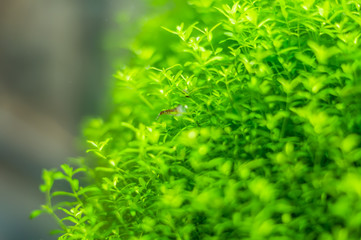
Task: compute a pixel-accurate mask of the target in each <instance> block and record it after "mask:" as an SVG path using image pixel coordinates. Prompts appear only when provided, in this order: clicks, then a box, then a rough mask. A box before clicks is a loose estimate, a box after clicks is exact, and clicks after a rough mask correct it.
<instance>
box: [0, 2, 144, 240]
mask: <svg viewBox="0 0 361 240" xmlns="http://www.w3.org/2000/svg"><path fill="white" fill-rule="evenodd" d="M145 11H146V9H145V7H144V6H143V4H142V3H141V1H140V0H137V1H135V0H101V1H100V0H78V1H73V0H61V1H59V0H32V1H28V0H1V1H0V240H25V239H26V240H28V239H44V240H48V239H57V237H56V236H50V235H49V234H48V233H49V231H50V230H52V229H55V228H57V226H56V224H55V223H54V221H53V219H51V217H49V216H46V215H41V216H39V217H38V218H36V219H34V220H29V214H30V212H31V211H32V210H34V209H38V208H40V205H41V204H43V203H44V201H45V199H44V196H43V194H42V193H41V192H40V191H39V185H40V184H41V182H42V179H41V172H42V169H43V168H47V169H49V168H58V167H59V165H60V164H62V163H65V162H66V161H67V159H68V158H69V157H77V156H81V155H84V153H83V152H82V151H81V147H79V145H80V144H79V142H80V141H79V137H80V136H81V123H82V122H83V121H84V119H86V118H87V117H92V116H97V117H98V116H100V117H102V116H106V114H107V111H109V109H110V104H111V101H110V100H111V99H110V95H109V92H110V86H111V83H112V74H113V73H114V71H115V70H116V69H117V68H119V67H120V65H121V63H124V62H126V60H127V58H128V57H129V56H130V52H129V51H128V50H127V49H126V46H127V44H128V42H127V41H129V40H130V39H131V38H132V37H133V36H134V35H136V33H137V26H138V25H137V24H136V22H137V19H139V17H140V16H142V14H144V12H145Z"/></svg>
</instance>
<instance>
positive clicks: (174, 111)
mask: <svg viewBox="0 0 361 240" xmlns="http://www.w3.org/2000/svg"><path fill="white" fill-rule="evenodd" d="M187 108H188V106H187V105H185V106H183V105H181V104H179V105H178V106H177V107H176V108H172V109H167V110H164V111H161V112H160V113H159V114H158V116H157V119H158V118H159V117H160V116H161V115H163V114H167V115H172V114H174V115H175V116H180V115H182V114H183V113H185V112H186V109H187Z"/></svg>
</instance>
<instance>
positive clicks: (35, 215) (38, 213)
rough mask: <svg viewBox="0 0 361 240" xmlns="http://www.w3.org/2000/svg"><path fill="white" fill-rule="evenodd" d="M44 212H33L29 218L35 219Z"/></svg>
mask: <svg viewBox="0 0 361 240" xmlns="http://www.w3.org/2000/svg"><path fill="white" fill-rule="evenodd" d="M43 212H44V210H34V211H32V212H31V214H30V216H29V218H30V219H34V218H36V217H37V216H39V215H40V214H42V213H43Z"/></svg>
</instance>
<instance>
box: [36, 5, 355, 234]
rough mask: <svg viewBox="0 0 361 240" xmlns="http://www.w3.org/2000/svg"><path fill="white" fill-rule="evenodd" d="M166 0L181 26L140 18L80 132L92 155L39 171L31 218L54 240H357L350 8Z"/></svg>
mask: <svg viewBox="0 0 361 240" xmlns="http://www.w3.org/2000/svg"><path fill="white" fill-rule="evenodd" d="M172 2H174V4H175V5H176V6H178V5H177V4H180V5H181V6H182V7H181V8H175V9H174V10H172V9H170V10H168V12H167V13H166V16H167V17H169V16H172V14H174V19H179V18H181V16H180V13H181V12H184V13H187V14H186V21H185V23H180V24H179V25H178V26H167V23H166V22H165V21H164V19H163V18H162V17H161V15H160V16H157V17H155V18H153V19H151V20H149V21H148V23H147V24H146V25H147V26H148V27H149V28H148V29H147V30H145V31H144V32H143V33H141V34H140V35H139V36H138V38H137V40H136V41H135V45H134V46H136V47H137V48H139V49H141V50H139V51H138V50H137V51H135V52H134V55H135V57H134V59H133V60H132V61H131V62H130V63H129V65H128V66H126V67H124V68H123V69H121V70H119V71H118V72H117V73H116V74H115V75H114V77H115V78H116V79H117V82H116V85H115V87H114V94H113V99H114V103H115V104H116V108H115V109H114V112H113V113H112V114H111V115H110V116H109V118H108V119H106V120H102V119H92V120H91V121H89V122H88V124H87V126H86V128H85V129H84V135H85V136H86V137H87V138H88V139H89V141H88V143H89V145H90V149H89V150H88V152H90V154H93V155H92V156H93V157H91V156H89V157H88V159H86V160H85V161H83V162H82V163H81V164H80V168H78V169H76V170H74V169H73V168H71V167H69V166H68V165H62V169H63V172H59V171H44V174H43V178H44V182H45V183H44V185H42V187H41V190H42V191H43V192H44V193H45V194H46V196H47V203H46V205H44V206H43V209H42V210H37V211H35V212H34V213H33V215H32V216H36V215H38V214H39V213H41V212H47V213H49V214H51V215H53V216H54V217H55V219H56V220H57V221H58V222H59V225H60V227H61V228H62V236H61V237H60V239H142V240H146V239H184V240H186V239H192V240H193V239H209V240H210V239H212V240H215V239H338V240H341V239H359V238H360V237H361V230H360V229H361V228H360V227H361V206H360V204H359V203H360V200H361V188H360V186H361V166H360V165H361V146H360V140H361V138H360V135H361V127H360V126H361V101H359V100H360V98H361V81H360V79H361V61H360V59H361V43H360V39H359V38H360V36H361V16H360V12H361V11H360V4H361V2H360V1H359V0H350V1H345V0H323V1H321V0H296V1H285V0H275V1H265V0H263V1H261V0H244V1H238V2H232V1H220V0H190V1H188V5H186V4H184V1H183V0H182V1H181V0H179V1H172ZM170 21H171V22H172V20H170ZM189 22H190V23H189ZM161 26H163V28H162V29H161V28H160V27H161ZM151 30H154V35H152V36H151V37H150V36H149V34H146V33H149V32H150V31H151ZM161 31H162V33H160V32H161ZM164 32H166V33H167V34H169V37H168V38H167V43H166V44H164V40H162V41H160V43H159V42H157V41H150V40H149V39H154V38H156V36H161V35H162V34H164ZM158 33H159V35H158ZM179 105H182V106H187V111H186V112H184V113H181V114H173V115H167V114H163V115H161V116H160V117H159V119H156V117H157V116H158V114H159V113H160V112H161V111H164V110H167V109H174V108H176V107H177V106H179ZM79 171H85V173H86V175H87V177H88V181H89V183H88V185H87V186H85V187H79V181H78V180H77V178H76V177H74V176H73V175H74V174H76V173H77V172H79ZM58 179H61V180H65V181H67V182H69V184H70V187H71V192H58V191H55V190H53V187H52V185H53V182H54V180H58ZM57 195H64V196H68V197H70V198H72V201H71V202H61V204H60V205H61V206H58V205H53V198H54V197H55V196H57ZM64 205H66V206H64ZM56 211H62V212H64V213H65V214H66V217H65V218H59V217H58V215H57V214H56ZM64 222H66V223H64ZM69 222H70V223H72V224H68V223H69Z"/></svg>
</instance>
